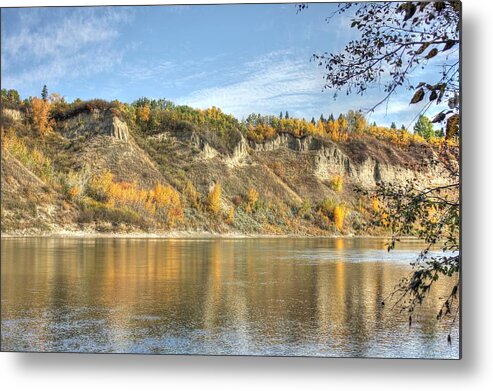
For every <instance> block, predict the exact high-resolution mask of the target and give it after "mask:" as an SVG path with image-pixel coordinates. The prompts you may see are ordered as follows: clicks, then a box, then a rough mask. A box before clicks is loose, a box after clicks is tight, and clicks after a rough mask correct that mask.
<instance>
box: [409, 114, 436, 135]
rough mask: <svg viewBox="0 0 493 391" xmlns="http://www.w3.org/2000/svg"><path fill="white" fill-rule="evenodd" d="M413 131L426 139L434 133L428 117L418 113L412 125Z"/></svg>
mask: <svg viewBox="0 0 493 391" xmlns="http://www.w3.org/2000/svg"><path fill="white" fill-rule="evenodd" d="M414 133H416V134H419V135H420V136H421V137H423V138H424V139H426V140H429V139H430V138H431V137H433V136H434V135H435V131H434V130H433V124H432V123H431V121H430V120H429V118H428V117H426V116H424V115H420V116H419V119H418V121H417V122H416V124H415V125H414Z"/></svg>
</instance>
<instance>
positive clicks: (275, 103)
mask: <svg viewBox="0 0 493 391" xmlns="http://www.w3.org/2000/svg"><path fill="white" fill-rule="evenodd" d="M221 74H222V75H226V74H227V75H229V80H228V79H223V81H222V85H221V86H217V87H208V88H203V89H199V90H197V91H194V92H192V93H191V94H189V95H187V96H182V97H180V98H178V99H177V102H179V103H183V104H187V105H190V106H193V107H199V108H206V107H210V106H217V107H220V108H221V109H222V110H223V111H225V112H227V113H233V114H235V115H236V116H238V117H242V116H246V115H248V114H249V113H252V112H258V111H261V112H262V113H271V114H274V113H278V112H279V110H290V111H291V112H292V114H295V113H296V112H298V113H299V114H300V115H303V114H304V112H305V111H306V109H307V108H310V107H313V106H316V104H317V102H318V101H319V100H320V97H321V89H322V79H321V73H320V72H319V71H318V70H317V67H316V66H315V65H314V64H313V63H310V62H309V61H308V58H305V57H304V56H302V57H301V58H300V57H299V56H296V55H295V54H294V53H292V52H289V51H283V52H273V53H269V54H267V55H265V56H262V57H260V58H257V59H255V60H253V61H250V62H247V63H245V64H244V65H242V66H240V67H236V68H234V69H226V70H224V71H223V72H221Z"/></svg>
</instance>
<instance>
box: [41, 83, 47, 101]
mask: <svg viewBox="0 0 493 391" xmlns="http://www.w3.org/2000/svg"><path fill="white" fill-rule="evenodd" d="M41 99H43V100H44V101H46V100H47V99H48V88H47V87H46V84H45V85H44V86H43V89H42V91H41Z"/></svg>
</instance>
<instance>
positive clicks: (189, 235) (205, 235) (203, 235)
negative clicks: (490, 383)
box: [1, 231, 419, 240]
mask: <svg viewBox="0 0 493 391" xmlns="http://www.w3.org/2000/svg"><path fill="white" fill-rule="evenodd" d="M1 238H2V239H3V238H5V239H22V238H52V239H77V238H80V239H96V238H102V239H256V238H257V239H337V238H340V239H389V236H382V235H351V234H350V235H303V234H279V235H276V234H259V233H252V234H247V233H241V232H226V233H216V232H208V231H169V232H158V233H149V232H128V233H110V232H86V231H58V232H48V233H37V234H35V233H28V234H16V233H14V234H12V233H2V234H1ZM402 239H416V240H419V239H418V238H416V237H412V236H410V237H406V238H402Z"/></svg>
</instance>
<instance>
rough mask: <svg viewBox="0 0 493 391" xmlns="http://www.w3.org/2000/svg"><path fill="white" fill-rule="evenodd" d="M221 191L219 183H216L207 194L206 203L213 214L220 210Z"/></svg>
mask: <svg viewBox="0 0 493 391" xmlns="http://www.w3.org/2000/svg"><path fill="white" fill-rule="evenodd" d="M221 193H222V188H221V184H219V183H216V184H215V185H214V186H213V187H212V189H211V190H210V191H209V194H208V196H207V204H208V206H209V209H210V210H211V212H212V213H214V214H218V213H219V212H220V211H221Z"/></svg>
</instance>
